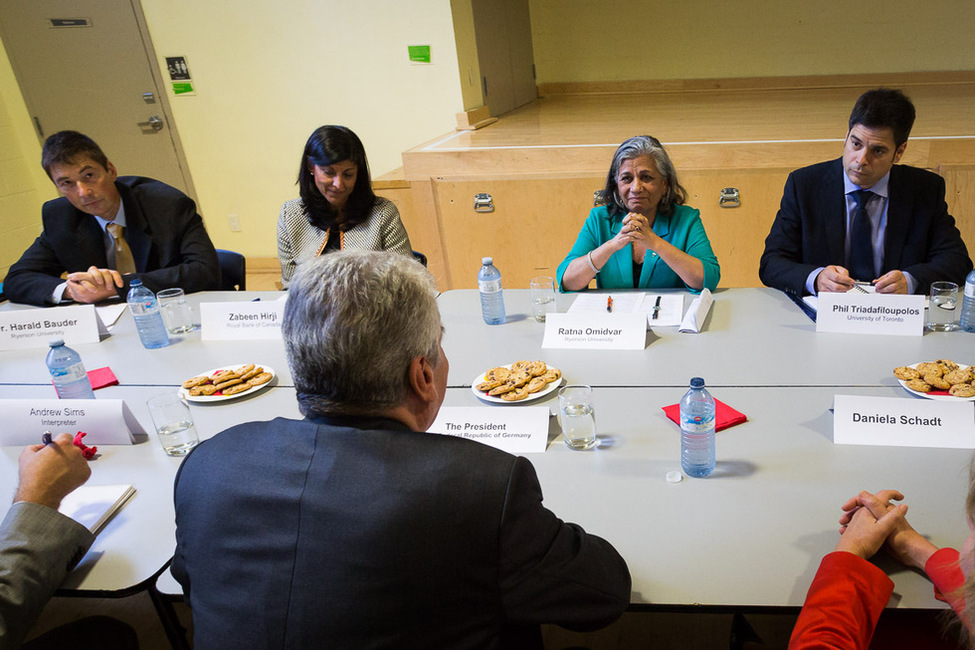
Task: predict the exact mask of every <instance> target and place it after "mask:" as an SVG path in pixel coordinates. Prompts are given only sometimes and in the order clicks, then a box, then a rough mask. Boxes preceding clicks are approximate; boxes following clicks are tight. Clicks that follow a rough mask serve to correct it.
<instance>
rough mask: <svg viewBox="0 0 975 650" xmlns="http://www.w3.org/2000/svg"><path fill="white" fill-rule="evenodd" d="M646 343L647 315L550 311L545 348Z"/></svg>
mask: <svg viewBox="0 0 975 650" xmlns="http://www.w3.org/2000/svg"><path fill="white" fill-rule="evenodd" d="M646 344H647V317H646V314H643V313H635V314H634V313H629V314H592V313H587V312H582V313H578V314H568V313H566V314H548V315H547V316H546V317H545V337H544V338H543V339H542V347H543V348H571V349H577V350H642V349H643V348H645V347H646Z"/></svg>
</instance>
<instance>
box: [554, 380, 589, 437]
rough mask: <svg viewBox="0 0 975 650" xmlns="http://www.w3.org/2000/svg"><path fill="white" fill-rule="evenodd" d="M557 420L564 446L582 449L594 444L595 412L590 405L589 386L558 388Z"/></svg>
mask: <svg viewBox="0 0 975 650" xmlns="http://www.w3.org/2000/svg"><path fill="white" fill-rule="evenodd" d="M559 420H560V423H561V425H562V438H563V440H564V441H565V446H566V447H568V448H569V449H575V450H577V451H584V450H586V449H592V448H593V447H595V446H596V412H595V410H594V409H593V406H592V387H591V386H563V387H562V388H560V389H559Z"/></svg>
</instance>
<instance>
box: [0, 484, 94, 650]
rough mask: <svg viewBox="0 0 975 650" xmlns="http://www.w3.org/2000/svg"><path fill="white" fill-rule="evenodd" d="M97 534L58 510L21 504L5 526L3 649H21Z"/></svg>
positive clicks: (0, 540)
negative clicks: (62, 583)
mask: <svg viewBox="0 0 975 650" xmlns="http://www.w3.org/2000/svg"><path fill="white" fill-rule="evenodd" d="M93 541H95V536H94V535H92V534H91V531H89V530H88V529H87V528H85V527H84V526H82V525H81V524H79V523H78V522H76V521H75V520H73V519H70V518H68V517H65V516H64V515H62V514H61V513H59V512H58V511H56V510H52V509H51V508H48V507H47V506H42V505H39V504H37V503H28V502H26V501H21V502H18V503H15V504H13V505H12V506H10V510H8V511H7V516H6V517H5V518H4V520H3V523H2V524H0V650H7V649H8V648H17V647H19V646H20V643H21V641H23V639H24V637H25V636H26V635H27V633H28V632H29V631H30V629H31V627H33V626H34V621H36V620H37V617H38V616H39V615H40V613H41V610H42V609H44V605H45V604H46V603H47V601H48V599H49V598H50V597H51V595H52V594H53V593H54V590H55V589H57V588H58V585H60V584H61V582H62V581H63V580H64V576H66V575H67V573H68V571H70V570H71V569H73V568H74V566H75V565H76V564H77V563H78V562H79V561H80V560H81V558H82V557H84V555H85V553H87V552H88V548H89V547H90V546H91V544H92V542H93Z"/></svg>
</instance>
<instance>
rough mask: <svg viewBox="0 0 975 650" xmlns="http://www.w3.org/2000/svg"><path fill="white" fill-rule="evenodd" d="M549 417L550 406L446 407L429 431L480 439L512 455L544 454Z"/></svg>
mask: <svg viewBox="0 0 975 650" xmlns="http://www.w3.org/2000/svg"><path fill="white" fill-rule="evenodd" d="M548 418H549V410H548V407H546V406H521V407H516V408H496V407H493V406H444V407H443V408H441V409H440V413H438V414H437V420H436V422H434V423H433V424H431V425H430V428H429V429H428V431H429V432H430V433H440V434H445V435H448V436H457V437H458V438H467V439H468V440H476V441H477V442H482V443H484V444H485V445H489V446H491V447H496V448H497V449H501V450H503V451H506V452H508V453H509V454H528V453H534V452H538V453H540V452H543V451H545V447H546V446H547V445H548Z"/></svg>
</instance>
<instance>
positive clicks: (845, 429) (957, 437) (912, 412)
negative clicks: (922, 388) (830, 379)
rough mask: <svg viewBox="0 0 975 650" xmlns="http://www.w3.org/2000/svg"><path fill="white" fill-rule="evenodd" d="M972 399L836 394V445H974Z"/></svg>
mask: <svg viewBox="0 0 975 650" xmlns="http://www.w3.org/2000/svg"><path fill="white" fill-rule="evenodd" d="M973 413H975V402H970V401H965V400H962V399H960V398H959V400H958V401H957V402H948V401H943V400H927V399H918V398H916V397H869V396H854V395H837V396H835V397H834V398H833V442H834V443H835V444H837V445H879V446H890V447H937V448H946V449H975V415H973Z"/></svg>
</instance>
